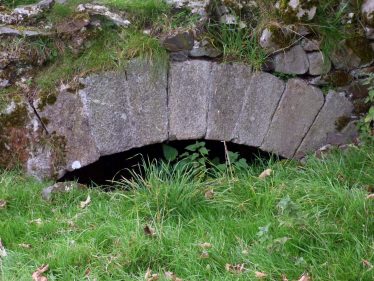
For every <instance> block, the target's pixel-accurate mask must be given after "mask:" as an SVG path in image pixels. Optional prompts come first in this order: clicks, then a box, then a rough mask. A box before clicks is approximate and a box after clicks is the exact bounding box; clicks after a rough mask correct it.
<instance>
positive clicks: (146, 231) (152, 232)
mask: <svg viewBox="0 0 374 281" xmlns="http://www.w3.org/2000/svg"><path fill="white" fill-rule="evenodd" d="M144 234H145V235H148V236H151V237H154V236H156V230H155V229H154V228H152V227H150V226H149V225H146V226H145V227H144Z"/></svg>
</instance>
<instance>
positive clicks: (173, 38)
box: [162, 31, 194, 52]
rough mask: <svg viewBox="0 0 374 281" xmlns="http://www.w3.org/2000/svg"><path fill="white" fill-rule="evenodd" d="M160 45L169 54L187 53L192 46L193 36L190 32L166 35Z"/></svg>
mask: <svg viewBox="0 0 374 281" xmlns="http://www.w3.org/2000/svg"><path fill="white" fill-rule="evenodd" d="M162 44H163V46H164V47H165V48H166V49H167V50H168V51H170V52H179V51H184V50H186V51H189V50H191V49H192V48H193V46H194V36H193V33H192V32H191V31H183V32H177V33H174V34H170V35H167V36H166V38H165V39H164V40H163V42H162Z"/></svg>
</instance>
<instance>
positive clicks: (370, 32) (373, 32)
mask: <svg viewBox="0 0 374 281" xmlns="http://www.w3.org/2000/svg"><path fill="white" fill-rule="evenodd" d="M365 36H366V38H367V39H369V40H374V28H373V27H369V26H367V27H365Z"/></svg>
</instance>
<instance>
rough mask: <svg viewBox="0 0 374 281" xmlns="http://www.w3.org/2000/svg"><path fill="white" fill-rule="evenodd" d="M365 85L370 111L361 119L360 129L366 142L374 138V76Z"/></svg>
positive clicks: (367, 79)
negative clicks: (366, 86)
mask: <svg viewBox="0 0 374 281" xmlns="http://www.w3.org/2000/svg"><path fill="white" fill-rule="evenodd" d="M365 85H368V91H369V95H368V97H367V98H366V100H365V102H366V103H367V104H369V105H370V107H369V111H368V112H367V114H366V115H365V116H364V117H363V118H362V119H361V121H360V124H359V127H360V130H361V137H362V138H363V139H364V140H369V141H370V139H373V138H374V74H373V73H370V75H369V77H368V78H366V80H365Z"/></svg>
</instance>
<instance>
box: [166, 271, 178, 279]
mask: <svg viewBox="0 0 374 281" xmlns="http://www.w3.org/2000/svg"><path fill="white" fill-rule="evenodd" d="M165 278H166V280H172V281H182V279H181V278H178V277H177V275H175V273H174V272H171V271H166V272H165Z"/></svg>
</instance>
